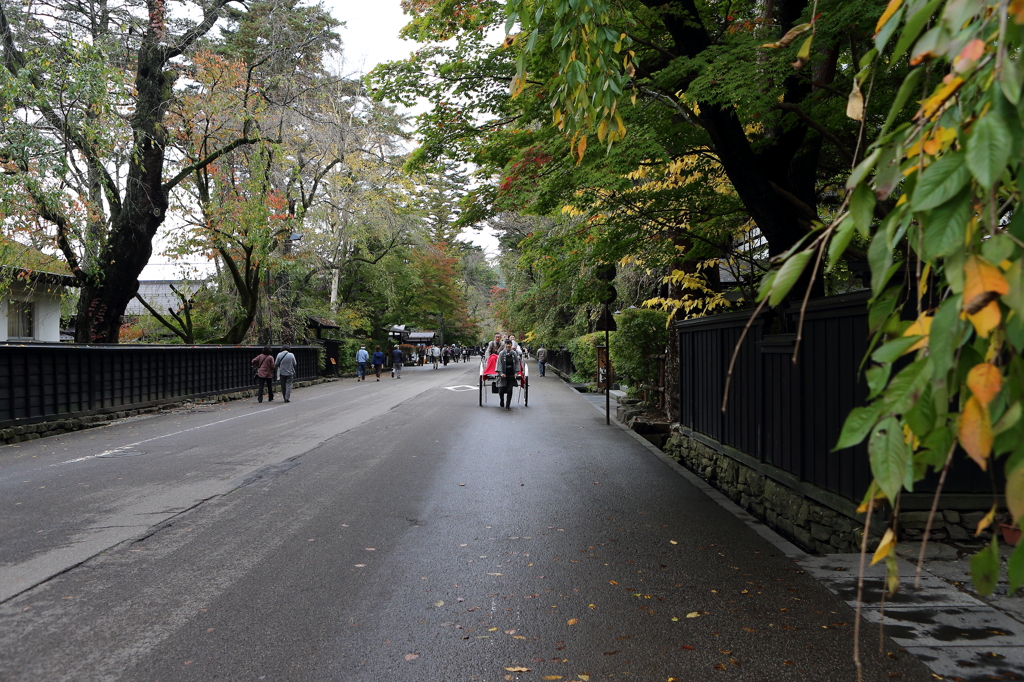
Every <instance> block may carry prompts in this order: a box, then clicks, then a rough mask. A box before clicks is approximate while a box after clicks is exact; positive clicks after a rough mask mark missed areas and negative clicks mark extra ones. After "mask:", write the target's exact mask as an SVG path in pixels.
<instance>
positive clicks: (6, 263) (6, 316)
mask: <svg viewBox="0 0 1024 682" xmlns="http://www.w3.org/2000/svg"><path fill="white" fill-rule="evenodd" d="M77 286H79V282H78V279H77V278H76V277H74V276H73V275H72V274H71V272H70V271H69V270H68V268H67V266H66V265H65V264H64V263H63V262H61V261H60V260H58V259H57V258H55V257H53V256H47V255H46V254H44V253H43V252H41V251H38V250H37V249H34V248H32V247H30V246H25V245H24V244H21V243H18V242H14V241H11V240H0V342H5V341H6V342H10V343H30V342H45V343H58V342H60V340H61V334H60V307H61V305H60V304H61V299H62V297H63V296H64V295H65V292H66V290H67V288H69V287H77Z"/></svg>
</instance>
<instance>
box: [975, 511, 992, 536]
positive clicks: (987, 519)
mask: <svg viewBox="0 0 1024 682" xmlns="http://www.w3.org/2000/svg"><path fill="white" fill-rule="evenodd" d="M995 520H996V508H995V505H992V508H991V509H989V510H988V514H985V516H983V517H982V519H981V521H978V529H977V530H976V531H974V537H978V536H979V535H981V531H983V530H985V529H986V528H988V527H989V526H991V525H992V524H993V523H995Z"/></svg>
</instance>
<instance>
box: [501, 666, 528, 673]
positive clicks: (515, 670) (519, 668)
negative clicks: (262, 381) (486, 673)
mask: <svg viewBox="0 0 1024 682" xmlns="http://www.w3.org/2000/svg"><path fill="white" fill-rule="evenodd" d="M505 670H507V671H509V672H510V673H528V672H530V671H531V670H532V668H524V667H523V666H521V665H514V666H512V667H511V668H508V667H507V668H505Z"/></svg>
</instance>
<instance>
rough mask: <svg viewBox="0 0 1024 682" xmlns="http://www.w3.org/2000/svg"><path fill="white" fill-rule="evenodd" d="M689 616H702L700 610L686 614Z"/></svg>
mask: <svg viewBox="0 0 1024 682" xmlns="http://www.w3.org/2000/svg"><path fill="white" fill-rule="evenodd" d="M686 617H687V618H700V611H690V612H689V613H688V614H686Z"/></svg>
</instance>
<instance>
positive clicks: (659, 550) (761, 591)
mask: <svg viewBox="0 0 1024 682" xmlns="http://www.w3.org/2000/svg"><path fill="white" fill-rule="evenodd" d="M476 385H477V366H476V364H475V363H469V364H468V365H467V364H452V365H449V366H448V367H446V368H442V369H439V370H433V369H430V368H417V369H413V370H410V369H409V368H407V369H406V371H405V372H404V373H403V378H402V379H401V381H398V380H394V379H391V378H390V377H388V376H385V377H384V378H383V379H382V380H381V381H380V382H375V381H373V380H372V378H371V380H370V381H367V382H358V383H357V382H355V381H354V380H351V379H349V380H344V381H337V382H332V383H328V384H322V385H319V386H314V387H310V388H305V389H300V390H296V391H295V393H294V395H293V400H292V402H291V403H290V404H287V405H286V404H283V403H281V402H280V401H275V402H274V403H263V404H257V403H256V402H255V401H238V402H234V403H228V404H223V405H219V406H197V407H195V408H193V409H191V410H188V409H179V410H174V411H171V412H169V413H167V414H163V415H159V416H155V417H151V418H145V419H134V420H125V421H122V422H118V423H116V424H114V425H111V426H107V427H104V428H101V429H93V430H90V431H84V432H78V433H73V434H66V435H64V436H60V437H59V438H47V439H42V440H38V441H33V442H29V443H21V444H19V445H17V446H7V447H2V448H0V509H2V519H3V521H2V522H0V680H4V681H5V682H16V681H33V682H35V681H41V680H45V681H46V682H57V681H59V680H87V681H89V682H96V681H103V680H131V681H140V682H141V681H150V682H155V681H157V680H159V681H160V682H171V681H177V680H194V681H203V682H205V681H208V680H273V681H280V680H295V681H297V682H311V681H316V680H338V681H342V682H362V681H366V682H385V681H387V682H397V681H409V682H430V681H436V682H456V681H460V682H461V681H466V680H484V681H490V680H495V681H502V680H527V681H534V680H564V681H567V682H568V681H570V680H576V681H578V682H582V681H587V680H590V681H596V680H610V679H614V680H644V681H648V680H649V681H661V682H668V681H669V680H677V681H678V682H684V681H686V682H689V681H693V680H730V679H732V680H750V681H766V682H774V681H775V680H810V681H815V682H821V681H822V680H828V681H829V682H839V681H841V680H854V679H856V677H855V670H854V666H853V663H852V658H851V652H852V646H853V628H854V626H853V621H854V614H853V611H852V610H851V609H850V608H849V607H848V606H847V605H846V604H844V603H843V602H842V601H840V600H839V598H837V597H835V596H834V595H832V594H831V593H830V592H828V591H827V590H826V589H825V588H824V587H822V586H821V585H820V584H818V583H817V582H815V581H814V580H813V579H812V578H811V577H809V576H808V575H806V574H804V573H803V572H802V571H801V570H799V568H798V567H797V566H796V565H795V564H794V563H793V561H792V560H790V559H787V558H786V557H785V556H784V555H783V554H782V553H781V552H780V551H779V550H778V549H776V548H775V547H774V546H773V545H772V544H770V543H769V542H767V541H766V540H764V539H762V538H761V537H759V536H758V535H757V534H755V533H754V532H753V531H752V530H750V529H749V528H748V527H747V526H745V525H744V524H743V523H742V522H741V521H740V520H738V519H737V518H736V517H735V516H733V515H732V514H731V513H729V512H728V511H727V510H725V509H723V508H722V507H721V506H719V505H718V504H717V503H715V502H714V501H712V500H710V499H709V498H708V497H706V496H705V495H704V494H703V493H702V492H700V491H699V490H697V489H696V488H694V487H693V486H692V485H691V484H690V483H689V482H687V480H686V479H685V478H683V477H681V476H680V475H679V474H678V473H677V472H676V471H674V470H673V469H671V468H670V467H669V466H667V465H666V464H665V463H664V462H662V461H661V460H660V459H658V458H657V457H656V456H655V455H653V454H652V453H651V452H649V451H648V450H647V449H645V448H644V447H643V446H641V445H640V444H639V443H638V442H637V441H636V440H635V439H634V438H632V437H631V436H630V434H628V433H625V432H624V431H622V430H621V429H619V428H618V427H616V426H614V425H613V426H606V425H605V424H604V416H603V415H602V414H601V413H599V412H597V411H596V410H595V409H594V408H593V407H592V406H591V405H589V404H588V403H587V402H586V401H585V400H584V399H583V398H582V397H581V396H579V395H578V394H576V393H574V392H573V391H572V390H571V389H570V388H569V387H568V386H566V385H565V384H564V383H562V382H561V381H560V380H559V379H557V378H556V377H554V376H551V375H549V376H548V377H545V378H540V377H536V376H535V377H534V378H533V385H532V386H531V391H530V396H529V398H530V405H529V407H524V406H523V405H522V403H521V402H519V403H516V405H515V407H514V408H513V409H512V410H511V411H504V410H499V409H498V407H497V401H496V400H495V399H496V398H497V396H488V397H489V399H490V402H489V404H488V406H486V407H483V408H481V407H478V406H477V400H478V394H477V391H476ZM881 645H882V650H881V651H879V634H878V630H877V626H874V627H871V626H868V627H866V629H865V631H864V633H863V645H862V657H863V660H864V679H865V680H872V681H874V680H891V679H898V680H905V681H911V680H913V681H923V680H929V679H933V678H932V676H931V675H930V674H929V673H928V671H927V670H926V669H925V667H924V666H923V665H922V664H921V663H920V662H919V661H917V660H916V659H914V658H913V657H911V656H909V655H906V654H904V653H901V652H900V651H898V650H897V649H896V648H895V647H894V646H893V645H892V644H891V642H889V641H888V640H883V641H882V642H881Z"/></svg>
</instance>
